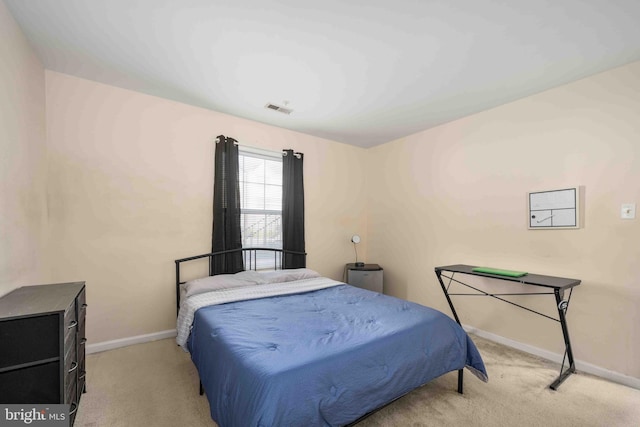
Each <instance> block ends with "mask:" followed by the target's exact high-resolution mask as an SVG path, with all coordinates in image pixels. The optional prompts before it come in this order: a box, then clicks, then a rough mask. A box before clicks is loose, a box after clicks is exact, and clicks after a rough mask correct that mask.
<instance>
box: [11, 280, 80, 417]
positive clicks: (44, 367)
mask: <svg viewBox="0 0 640 427" xmlns="http://www.w3.org/2000/svg"><path fill="white" fill-rule="evenodd" d="M86 307H87V303H86V293H85V284H84V282H75V283H59V284H52V285H38V286H25V287H22V288H18V289H15V290H13V291H12V292H10V293H8V294H7V295H5V296H3V297H2V298H0V403H21V404H39V403H52V404H68V405H71V406H70V409H69V413H70V419H71V425H73V420H74V419H75V412H76V410H77V409H78V404H79V402H80V396H81V395H82V393H83V392H85V391H86V383H85V376H86V369H85V343H86V338H85V315H86Z"/></svg>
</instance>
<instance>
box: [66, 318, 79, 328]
mask: <svg viewBox="0 0 640 427" xmlns="http://www.w3.org/2000/svg"><path fill="white" fill-rule="evenodd" d="M76 326H78V321H77V320H74V321H73V322H71V323H69V326H67V329H73V328H75V327H76Z"/></svg>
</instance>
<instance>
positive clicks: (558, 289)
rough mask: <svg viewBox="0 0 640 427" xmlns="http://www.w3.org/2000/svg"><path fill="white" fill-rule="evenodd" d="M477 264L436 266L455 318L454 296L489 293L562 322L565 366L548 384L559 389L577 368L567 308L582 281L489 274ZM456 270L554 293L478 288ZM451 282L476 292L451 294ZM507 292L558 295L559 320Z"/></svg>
mask: <svg viewBox="0 0 640 427" xmlns="http://www.w3.org/2000/svg"><path fill="white" fill-rule="evenodd" d="M474 268H475V267H474V266H471V265H462V264H458V265H448V266H445V267H436V268H435V271H436V276H437V277H438V281H439V282H440V286H442V292H444V296H445V297H446V298H447V302H448V303H449V307H450V308H451V312H452V313H453V317H454V318H455V319H456V322H458V324H460V325H462V324H461V323H460V319H459V318H458V314H457V313H456V309H455V308H454V307H453V302H451V296H454V295H466V296H488V297H492V298H496V299H498V300H500V301H504V302H506V303H509V304H511V305H515V306H516V307H520V308H522V309H525V310H528V311H530V312H532V313H535V314H538V315H540V316H543V317H546V318H547V319H551V320H555V321H556V322H560V326H561V327H562V335H563V337H564V345H565V352H564V357H563V359H562V365H561V366H560V375H559V376H558V378H557V379H556V380H555V381H554V382H553V383H551V385H550V386H549V387H550V388H551V389H552V390H557V389H558V387H560V384H562V382H563V381H564V380H565V379H567V377H568V376H569V375H571V374H572V373H574V372H575V371H576V367H575V363H574V360H573V352H572V351H571V340H570V339H569V329H568V327H567V317H566V314H567V309H568V308H569V302H570V301H571V293H572V292H573V288H574V287H575V286H578V285H579V284H580V280H578V279H567V278H564V277H553V276H543V275H540V274H527V275H525V276H521V277H510V276H502V275H495V274H488V273H480V272H476V271H473V269H474ZM443 273H451V274H450V275H444V274H443ZM456 273H462V274H469V275H472V276H481V277H488V278H491V279H498V280H507V281H510V282H516V283H520V284H524V285H532V286H538V287H542V288H548V289H552V290H553V292H517V293H499V294H496V293H488V292H485V291H483V290H481V289H478V288H477V287H474V286H471V285H469V284H467V283H464V282H462V281H460V280H457V279H455V278H454V276H455V274H456ZM443 277H444V278H445V279H449V283H448V285H446V286H445V284H444V281H443V280H442V278H443ZM451 282H456V283H458V284H460V285H463V286H466V287H467V288H471V289H473V290H474V291H476V292H475V293H450V292H449V287H450V286H451ZM567 290H568V291H569V295H568V297H567V299H565V298H564V296H565V291H567ZM508 295H555V298H556V307H557V309H558V319H556V318H554V317H551V316H547V315H546V314H544V313H540V312H538V311H535V310H532V309H531V308H529V307H525V306H523V305H520V304H516V303H514V302H512V301H509V300H506V299H504V298H501V297H502V296H508ZM566 359H568V360H569V366H568V368H567V369H566V370H564V363H565V360H566Z"/></svg>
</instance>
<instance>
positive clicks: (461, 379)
mask: <svg viewBox="0 0 640 427" xmlns="http://www.w3.org/2000/svg"><path fill="white" fill-rule="evenodd" d="M441 273H442V272H440V271H436V276H437V277H438V282H440V286H442V292H443V293H444V296H445V297H446V298H447V302H448V303H449V308H451V312H452V313H453V317H454V318H455V319H456V322H458V325H460V326H462V323H460V319H458V313H456V309H455V308H454V307H453V302H452V301H451V297H450V296H449V292H447V287H446V286H445V285H444V282H443V281H442V277H440V274H441ZM463 374H464V369H460V370H458V393H460V394H462V392H463V385H464V377H463Z"/></svg>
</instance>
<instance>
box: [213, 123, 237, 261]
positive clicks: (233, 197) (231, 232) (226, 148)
mask: <svg viewBox="0 0 640 427" xmlns="http://www.w3.org/2000/svg"><path fill="white" fill-rule="evenodd" d="M236 142H237V141H236V140H235V139H233V138H229V137H225V136H224V135H220V136H218V138H217V139H216V152H215V172H214V181H213V236H212V239H211V252H219V251H226V250H230V249H239V248H242V235H241V231H240V185H239V180H238V174H239V171H238V169H239V166H238V146H237V145H236ZM211 270H212V271H210V272H209V273H210V274H221V273H237V272H239V271H242V270H244V264H243V262H242V251H238V252H236V253H233V254H227V255H225V256H220V257H215V259H214V262H213V263H212V265H211Z"/></svg>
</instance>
